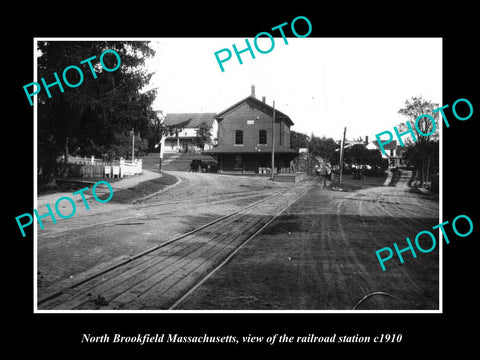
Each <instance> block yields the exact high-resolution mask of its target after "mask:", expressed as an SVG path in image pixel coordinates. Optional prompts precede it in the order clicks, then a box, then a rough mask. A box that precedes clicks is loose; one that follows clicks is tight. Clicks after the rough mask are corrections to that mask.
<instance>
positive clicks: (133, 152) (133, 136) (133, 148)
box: [132, 128, 135, 164]
mask: <svg viewBox="0 0 480 360" xmlns="http://www.w3.org/2000/svg"><path fill="white" fill-rule="evenodd" d="M134 158H135V128H132V164H133V159H134Z"/></svg>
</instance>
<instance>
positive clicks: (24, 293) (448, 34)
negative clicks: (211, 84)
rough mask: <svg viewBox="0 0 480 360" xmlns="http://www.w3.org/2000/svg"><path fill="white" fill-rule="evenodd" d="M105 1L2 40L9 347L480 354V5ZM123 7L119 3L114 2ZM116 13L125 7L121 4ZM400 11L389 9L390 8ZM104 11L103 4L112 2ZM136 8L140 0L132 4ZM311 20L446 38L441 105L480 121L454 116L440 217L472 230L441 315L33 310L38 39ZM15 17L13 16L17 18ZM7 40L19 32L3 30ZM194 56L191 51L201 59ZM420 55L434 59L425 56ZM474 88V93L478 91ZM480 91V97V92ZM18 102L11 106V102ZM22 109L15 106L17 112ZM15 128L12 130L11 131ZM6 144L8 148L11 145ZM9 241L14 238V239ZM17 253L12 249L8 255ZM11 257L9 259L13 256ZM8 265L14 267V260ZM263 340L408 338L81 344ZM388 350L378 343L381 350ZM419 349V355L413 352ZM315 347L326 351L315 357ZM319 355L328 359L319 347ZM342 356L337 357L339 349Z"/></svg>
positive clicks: (358, 30)
mask: <svg viewBox="0 0 480 360" xmlns="http://www.w3.org/2000/svg"><path fill="white" fill-rule="evenodd" d="M99 5H100V4H96V5H95V4H92V5H91V6H90V5H87V4H84V5H82V6H81V7H79V8H77V9H71V10H62V9H57V8H53V7H52V8H48V7H47V6H45V7H44V8H42V9H38V10H37V9H29V11H28V14H27V13H26V12H19V14H22V18H21V20H22V21H21V26H20V25H14V27H16V26H18V27H19V28H20V27H21V34H18V33H15V35H14V36H12V37H10V38H9V39H8V40H7V41H6V43H5V45H6V47H7V48H8V49H11V50H12V51H11V52H10V51H9V52H8V55H6V54H7V53H4V56H3V59H2V61H3V62H4V66H3V68H4V71H5V73H7V74H8V76H7V85H6V86H5V85H4V92H3V95H4V98H6V99H7V101H6V102H5V103H4V105H5V108H10V110H9V111H6V112H5V113H7V114H8V115H7V116H6V117H5V118H4V125H5V127H4V129H5V130H4V131H5V132H6V133H7V134H9V136H7V137H5V139H7V138H13V141H12V142H8V140H5V142H4V147H6V148H7V153H9V154H12V155H13V156H14V157H15V158H16V159H17V160H16V161H15V168H14V172H13V174H14V175H13V176H12V174H9V175H7V176H6V179H7V181H5V182H4V191H6V192H7V193H8V194H12V195H13V198H12V199H11V200H8V201H6V202H5V203H6V205H7V208H8V214H7V219H6V220H7V221H6V222H7V228H8V233H9V235H8V236H7V237H5V239H6V240H7V241H6V243H7V245H8V248H7V250H6V254H5V256H6V257H8V258H9V259H11V260H12V263H11V264H10V265H9V269H10V271H7V272H5V273H4V276H5V278H6V279H7V282H6V285H7V286H6V287H5V289H7V291H6V292H5V294H4V298H6V299H7V305H5V307H4V311H5V312H6V313H7V314H10V315H13V319H11V320H9V322H8V329H9V334H8V337H9V339H8V341H7V343H8V344H9V346H13V347H14V349H15V350H16V352H17V353H25V354H27V353H28V352H29V351H31V350H33V352H34V353H36V355H43V354H46V355H50V356H53V357H57V356H56V355H57V354H58V355H59V356H65V355H66V354H65V350H68V351H69V353H70V354H72V353H75V354H79V355H80V354H82V353H85V354H91V353H96V352H98V351H102V350H106V351H107V352H109V353H110V352H116V351H120V352H122V353H126V352H129V351H130V350H133V351H134V352H135V353H136V354H143V353H144V351H150V350H153V352H154V353H157V354H158V355H159V356H165V355H166V354H163V355H161V354H162V351H163V350H164V349H172V350H175V351H176V352H177V353H178V352H181V351H183V350H187V351H191V350H193V351H194V352H196V354H197V355H198V353H197V352H200V351H203V350H207V351H210V352H211V351H214V352H218V353H221V354H229V353H232V354H233V353H236V352H237V351H240V350H242V349H245V350H247V351H264V350H265V351H278V352H284V351H285V350H290V349H292V348H293V349H295V350H296V351H301V352H303V351H305V352H312V351H313V354H314V355H315V354H317V355H319V356H322V355H321V354H322V353H321V352H323V351H328V352H329V351H330V350H335V351H339V350H340V349H341V350H347V351H352V350H353V351H354V352H356V353H358V352H359V351H361V352H363V351H365V352H366V353H367V354H368V353H370V354H373V353H374V352H378V353H379V354H383V355H385V356H386V354H393V353H399V352H401V351H405V354H418V355H420V353H421V352H422V351H425V352H426V353H428V354H430V355H432V354H434V353H437V351H439V350H440V351H441V350H443V349H450V348H451V349H455V348H456V349H458V348H462V349H465V350H466V349H468V348H473V345H474V333H475V327H476V324H475V323H472V325H473V328H472V327H469V324H470V323H471V322H472V321H469V320H473V315H474V314H475V311H476V305H477V303H476V298H475V290H476V288H475V285H476V283H477V282H476V280H477V278H476V276H475V275H476V267H475V263H476V261H475V260H476V256H477V255H476V254H478V252H477V251H475V250H477V249H478V241H476V240H477V238H478V224H477V223H478V216H477V212H476V206H475V205H476V204H475V201H474V195H475V193H476V186H475V185H476V182H477V180H476V177H477V176H476V175H475V174H474V169H475V168H476V162H477V159H476V156H475V155H476V153H478V152H477V151H476V147H475V145H476V143H477V142H478V141H476V139H477V136H476V132H475V129H474V127H477V125H476V124H477V123H478V114H479V113H480V106H479V101H478V85H477V84H476V82H477V81H478V79H479V78H480V77H479V76H478V75H479V74H478V72H479V71H478V67H477V66H475V65H477V63H478V60H476V59H478V57H477V55H476V52H475V48H476V47H477V46H476V44H478V39H477V38H475V37H474V31H473V28H474V26H475V24H476V23H475V21H474V19H473V13H474V12H475V10H474V9H473V7H472V8H469V7H468V5H461V4H456V5H452V6H451V8H449V9H448V11H447V10H445V9H444V8H443V5H440V4H438V5H436V7H438V9H435V8H434V7H430V6H425V7H422V6H420V5H418V3H417V4H416V5H415V4H412V5H409V4H397V5H389V8H388V9H387V8H378V7H376V6H373V5H370V6H366V5H365V4H358V5H355V7H351V6H350V5H347V4H344V5H343V6H340V7H339V8H338V9H336V8H332V7H330V6H329V7H325V8H323V6H322V4H315V7H306V6H304V7H303V8H302V7H300V8H298V9H293V7H290V4H284V5H282V4H279V3H277V4H276V5H272V6H271V8H266V9H265V8H264V9H262V10H261V9H259V6H258V4H257V5H247V4H246V3H242V4H225V3H223V4H221V5H218V7H217V6H214V5H208V4H200V5H197V6H198V7H199V9H196V8H193V7H192V6H191V5H188V4H184V5H183V7H184V8H183V9H182V10H177V9H172V8H171V7H167V6H166V5H162V4H160V3H156V4H155V6H151V5H142V7H141V8H138V9H135V10H132V11H125V10H126V9H123V11H122V10H120V9H117V8H115V9H112V8H110V9H106V8H103V7H101V6H99ZM115 6H117V5H115ZM118 6H122V5H120V4H118ZM390 6H391V7H390ZM105 7H106V6H105ZM129 7H131V5H129ZM299 15H302V16H306V17H308V18H309V20H310V21H311V23H312V25H313V31H312V34H311V35H310V36H311V37H404V36H406V37H442V38H443V65H444V66H443V69H444V70H443V72H444V73H443V84H444V88H443V89H444V90H443V93H444V100H443V104H450V106H451V104H452V103H453V102H454V101H455V100H457V99H458V98H467V99H469V100H470V101H471V102H472V104H473V107H474V115H473V117H472V118H471V119H469V120H468V121H464V122H460V121H457V120H453V121H451V127H450V128H449V129H445V128H444V132H443V134H444V136H443V174H444V179H443V196H444V197H443V201H444V202H443V214H444V216H443V217H444V220H450V221H451V220H452V219H453V218H454V217H455V216H457V215H459V214H467V215H469V216H470V218H471V219H472V220H473V222H474V225H475V229H474V233H473V234H472V235H470V236H469V237H467V238H463V239H460V238H455V239H454V240H453V241H452V242H451V243H450V244H449V245H444V259H443V264H444V283H443V302H444V313H443V314H377V313H376V314H122V315H116V314H33V284H32V283H33V281H32V273H33V262H32V260H33V239H32V238H31V237H27V238H21V237H20V236H19V235H18V229H17V227H16V223H15V219H14V216H16V215H18V214H21V213H23V212H25V211H26V209H32V208H33V200H32V199H33V174H32V171H31V169H32V168H33V156H32V155H33V145H32V138H33V108H32V107H29V106H28V103H27V102H26V101H25V94H24V93H23V89H22V86H23V85H24V84H27V83H29V82H31V81H32V79H33V63H32V58H33V38H34V37H43V36H62V37H63V36H65V37H71V36H94V37H143V36H146V37H184V36H188V37H204V36H207V37H208V36H216V37H230V36H238V37H241V38H251V37H254V36H255V35H256V34H257V33H258V32H261V31H267V30H268V29H269V28H271V27H273V26H276V25H278V24H281V23H283V22H285V21H287V22H290V21H291V20H292V19H293V18H295V17H296V16H299ZM13 22H15V21H13ZM5 32H6V34H10V33H12V30H8V29H5ZM193 55H194V54H193ZM411 56H413V57H424V56H432V55H431V54H430V53H429V51H428V49H425V51H424V53H422V54H411ZM475 85H477V86H476V89H475ZM475 90H476V91H475ZM12 99H13V103H12ZM12 105H13V108H12ZM12 126H13V129H12V130H13V131H12V130H10V129H11V127H12ZM4 149H5V148H4ZM8 240H9V241H8ZM10 247H11V248H10ZM7 254H8V255H7ZM9 263H10V262H9ZM204 332H206V333H208V334H209V335H237V336H241V335H246V334H248V333H251V334H255V335H264V336H268V335H271V334H272V333H280V334H281V333H287V334H289V335H290V336H294V335H304V334H308V333H310V332H313V333H315V334H316V335H324V336H330V335H332V334H334V333H337V334H346V335H347V334H348V335H355V334H360V335H362V336H368V335H370V336H374V335H375V334H380V333H382V332H383V333H387V332H388V333H397V334H398V333H401V334H403V340H402V342H401V343H400V344H390V345H378V344H350V345H348V346H340V344H334V345H326V344H324V345H320V344H315V345H311V344H295V345H290V344H285V345H278V346H269V345H243V346H229V345H221V344H216V345H214V346H206V345H193V344H190V345H186V344H184V345H168V346H167V344H150V345H145V346H143V347H141V346H138V345H123V346H117V345H114V344H81V343H80V339H81V334H83V333H92V334H98V335H101V334H104V333H110V334H114V333H122V334H124V335H129V334H130V335H136V334H138V333H142V334H143V333H153V334H154V333H181V334H189V335H197V334H203V333H204ZM378 346H380V348H379V347H378ZM414 349H415V350H414ZM315 351H317V352H315ZM319 351H320V352H319ZM337 354H338V353H337Z"/></svg>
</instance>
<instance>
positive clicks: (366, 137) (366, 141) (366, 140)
mask: <svg viewBox="0 0 480 360" xmlns="http://www.w3.org/2000/svg"><path fill="white" fill-rule="evenodd" d="M365 145H368V135H367V136H365Z"/></svg>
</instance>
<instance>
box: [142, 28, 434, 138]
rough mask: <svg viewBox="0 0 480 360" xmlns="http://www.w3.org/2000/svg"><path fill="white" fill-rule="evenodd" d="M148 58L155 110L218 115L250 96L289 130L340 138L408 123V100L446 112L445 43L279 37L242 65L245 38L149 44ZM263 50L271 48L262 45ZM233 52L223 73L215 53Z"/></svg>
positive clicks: (170, 40) (264, 42) (245, 57)
mask: <svg viewBox="0 0 480 360" xmlns="http://www.w3.org/2000/svg"><path fill="white" fill-rule="evenodd" d="M151 40H152V43H151V46H152V47H153V48H154V49H155V50H156V54H155V57H153V58H150V59H147V61H146V65H147V67H148V69H149V71H151V72H154V75H153V77H152V79H151V82H150V87H153V88H157V98H156V100H155V102H154V104H153V108H154V110H162V111H163V113H164V114H167V113H178V112H180V113H181V112H185V113H187V112H215V113H218V112H220V111H222V110H224V109H226V108H228V107H229V106H231V105H233V104H234V103H236V102H238V101H239V100H241V99H243V98H245V97H247V96H249V95H250V91H251V90H250V89H251V85H255V93H256V97H257V98H258V99H261V98H262V96H265V97H266V102H267V103H268V104H269V105H272V102H273V101H275V108H276V109H278V110H280V111H282V112H283V113H285V114H287V115H288V116H289V117H290V118H291V119H292V121H293V122H294V124H295V125H294V126H293V127H292V130H295V131H298V132H302V133H306V134H308V135H310V134H311V133H312V132H313V133H314V134H315V135H317V136H326V137H332V138H334V139H336V140H337V139H340V138H341V136H342V134H343V129H344V127H347V138H348V139H353V138H358V137H359V136H361V137H362V138H365V136H369V137H370V139H372V138H374V137H375V134H377V133H380V132H382V131H385V130H392V128H393V126H395V125H397V124H399V123H401V122H405V121H407V119H406V118H405V117H402V116H401V115H399V114H398V113H397V112H398V110H399V109H400V108H401V107H402V106H403V104H404V102H405V100H407V99H409V98H411V97H412V96H420V95H421V96H423V97H424V98H425V99H428V100H431V101H433V102H435V103H438V104H440V105H442V39H441V38H309V37H307V38H295V37H294V38H287V40H288V44H285V42H284V40H283V39H282V38H281V37H279V38H274V40H275V46H274V48H273V50H272V51H271V52H269V53H267V54H261V53H259V52H258V51H257V50H256V49H255V47H254V45H253V39H249V42H250V44H251V45H252V48H253V51H254V54H255V59H252V57H251V55H250V53H249V52H248V51H247V52H245V53H242V54H241V57H242V60H243V64H240V63H239V62H238V60H237V59H236V56H235V54H234V51H233V48H232V44H236V46H237V48H238V50H242V49H244V48H245V47H246V45H245V38H158V39H151ZM258 46H259V47H260V49H264V50H266V49H268V48H270V46H271V43H270V40H269V39H268V38H266V37H265V38H260V41H259V42H258ZM224 48H228V49H229V50H230V51H231V52H232V58H231V59H230V60H229V61H226V62H224V63H223V66H224V68H225V71H224V72H222V71H221V70H220V67H219V65H218V63H217V60H216V58H215V55H214V53H215V52H216V51H219V50H221V49H224ZM220 56H221V58H223V56H226V53H222V54H220Z"/></svg>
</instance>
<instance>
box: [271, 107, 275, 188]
mask: <svg viewBox="0 0 480 360" xmlns="http://www.w3.org/2000/svg"><path fill="white" fill-rule="evenodd" d="M274 168H275V101H273V116H272V176H271V179H272V180H273V175H274V173H273V172H274Z"/></svg>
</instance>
